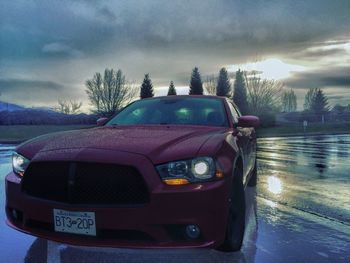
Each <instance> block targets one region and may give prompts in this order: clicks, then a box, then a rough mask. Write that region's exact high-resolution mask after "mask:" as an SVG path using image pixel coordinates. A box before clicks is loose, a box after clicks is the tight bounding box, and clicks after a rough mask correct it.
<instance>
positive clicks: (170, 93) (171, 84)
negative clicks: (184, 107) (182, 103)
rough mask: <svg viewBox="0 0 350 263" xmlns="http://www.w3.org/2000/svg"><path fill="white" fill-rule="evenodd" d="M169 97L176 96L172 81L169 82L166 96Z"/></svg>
mask: <svg viewBox="0 0 350 263" xmlns="http://www.w3.org/2000/svg"><path fill="white" fill-rule="evenodd" d="M170 95H176V89H175V86H174V82H173V81H170V86H169V89H168V96H170Z"/></svg>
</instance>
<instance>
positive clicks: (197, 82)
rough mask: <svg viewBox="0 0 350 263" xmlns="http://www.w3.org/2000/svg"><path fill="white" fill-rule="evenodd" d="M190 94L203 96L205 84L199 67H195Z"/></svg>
mask: <svg viewBox="0 0 350 263" xmlns="http://www.w3.org/2000/svg"><path fill="white" fill-rule="evenodd" d="M189 94H190V95H203V84H202V80H201V75H200V73H199V70H198V68H197V67H195V68H194V69H193V71H192V75H191V82H190V92H189Z"/></svg>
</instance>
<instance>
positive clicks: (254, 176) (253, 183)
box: [248, 159, 258, 187]
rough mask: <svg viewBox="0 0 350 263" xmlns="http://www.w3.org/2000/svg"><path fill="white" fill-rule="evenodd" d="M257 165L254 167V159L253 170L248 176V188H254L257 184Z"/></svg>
mask: <svg viewBox="0 0 350 263" xmlns="http://www.w3.org/2000/svg"><path fill="white" fill-rule="evenodd" d="M257 170H258V169H257V165H256V159H255V162H254V169H253V171H252V173H251V175H250V179H249V181H248V186H251V187H254V186H256V184H257V182H258V171H257Z"/></svg>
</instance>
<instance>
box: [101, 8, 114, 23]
mask: <svg viewBox="0 0 350 263" xmlns="http://www.w3.org/2000/svg"><path fill="white" fill-rule="evenodd" d="M97 14H98V15H100V16H101V17H102V18H104V19H106V21H115V20H116V19H117V17H116V15H115V14H114V13H113V12H112V11H111V10H110V9H109V8H108V7H106V6H104V7H102V8H101V9H99V10H98V12H97Z"/></svg>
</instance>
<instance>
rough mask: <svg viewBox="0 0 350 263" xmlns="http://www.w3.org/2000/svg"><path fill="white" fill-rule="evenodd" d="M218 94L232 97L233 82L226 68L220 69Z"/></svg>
mask: <svg viewBox="0 0 350 263" xmlns="http://www.w3.org/2000/svg"><path fill="white" fill-rule="evenodd" d="M216 95H217V96H224V97H228V98H229V97H231V84H230V79H229V77H228V73H227V70H226V69H225V68H222V69H220V73H219V79H218V84H217V86H216Z"/></svg>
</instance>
